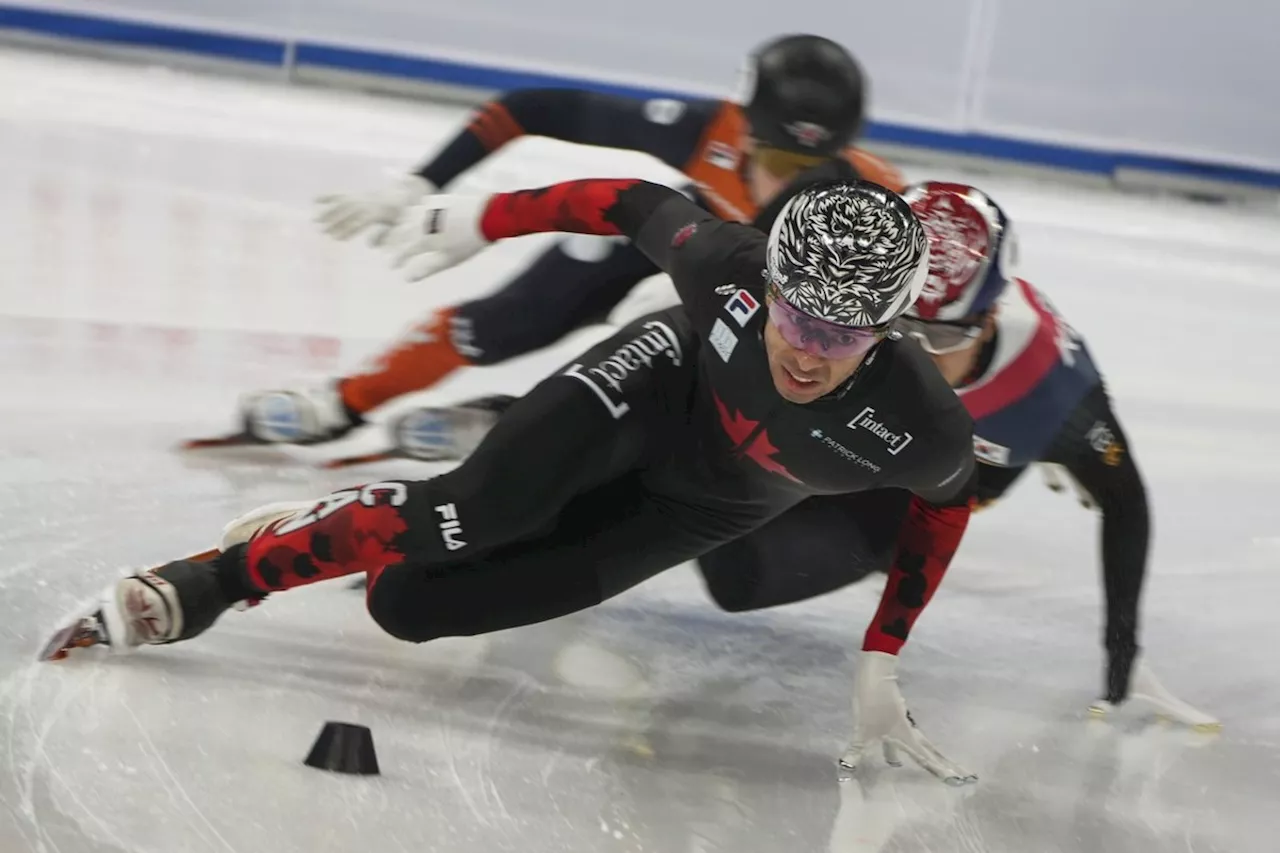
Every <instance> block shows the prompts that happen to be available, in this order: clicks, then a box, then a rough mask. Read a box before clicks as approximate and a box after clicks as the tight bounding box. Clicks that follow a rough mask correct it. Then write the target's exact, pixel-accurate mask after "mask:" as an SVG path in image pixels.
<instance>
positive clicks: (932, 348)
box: [897, 317, 982, 355]
mask: <svg viewBox="0 0 1280 853" xmlns="http://www.w3.org/2000/svg"><path fill="white" fill-rule="evenodd" d="M897 328H898V331H900V332H902V333H903V334H904V335H907V336H908V337H911V338H915V340H916V341H917V342H918V343H919V344H920V348H921V349H923V350H924V351H925V352H927V353H929V354H930V355H947V354H948V353H953V352H959V351H960V350H962V349H968V348H969V347H970V346H972V345H973V342H974V341H976V340H977V339H978V338H979V337H981V336H982V322H981V321H978V322H976V323H975V322H972V321H963V320H960V321H954V322H950V321H943V320H933V321H926V320H918V319H916V318H914V317H899V318H898V323H897Z"/></svg>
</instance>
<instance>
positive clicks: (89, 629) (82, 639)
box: [36, 548, 222, 662]
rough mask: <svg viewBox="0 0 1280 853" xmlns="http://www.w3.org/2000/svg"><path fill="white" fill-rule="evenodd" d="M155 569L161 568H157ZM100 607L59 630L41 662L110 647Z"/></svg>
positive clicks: (202, 558) (199, 558)
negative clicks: (85, 650) (78, 651)
mask: <svg viewBox="0 0 1280 853" xmlns="http://www.w3.org/2000/svg"><path fill="white" fill-rule="evenodd" d="M221 553H222V552H221V551H220V550H218V549H217V548H210V549H209V550H207V551H201V552H200V553H198V554H192V555H191V556H189V557H186V558H185V559H187V560H191V561H193V562H207V561H209V560H212V559H214V558H215V557H217V556H218V555H219V554H221ZM154 568H159V566H156V567H154ZM101 612H102V611H101V609H100V608H99V607H96V606H95V607H94V608H93V609H92V610H86V611H81V615H79V616H77V617H75V618H74V619H72V620H71V621H70V623H69V624H67V625H66V626H65V627H63V628H59V629H58V630H57V631H56V632H54V635H53V636H52V637H50V638H49V641H48V642H47V643H45V644H44V647H43V648H41V649H40V654H38V655H36V660H37V661H39V662H48V661H60V660H65V659H66V658H67V657H68V656H69V655H70V654H71V652H72V651H74V650H75V649H87V648H90V647H92V646H102V645H108V644H109V640H108V638H107V632H106V628H105V627H104V625H103V622H102V617H101V616H100V615H99V614H100V613H101Z"/></svg>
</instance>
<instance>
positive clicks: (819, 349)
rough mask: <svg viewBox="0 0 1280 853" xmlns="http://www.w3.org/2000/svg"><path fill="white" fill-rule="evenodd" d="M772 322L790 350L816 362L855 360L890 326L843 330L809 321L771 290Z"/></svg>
mask: <svg viewBox="0 0 1280 853" xmlns="http://www.w3.org/2000/svg"><path fill="white" fill-rule="evenodd" d="M770 296H771V297H772V298H771V299H770V300H769V320H770V321H772V323H773V325H774V327H775V328H777V330H778V334H780V335H781V336H782V339H783V340H784V341H786V342H787V343H788V344H789V345H790V346H792V347H794V348H796V349H798V350H803V351H804V352H806V353H808V354H809V355H812V356H815V357H817V358H833V359H839V358H852V357H853V356H856V355H862V354H863V353H865V352H867V350H869V349H871V348H872V347H873V346H875V345H876V344H877V343H879V342H880V340H881V339H882V338H883V337H884V336H885V333H886V332H887V331H888V328H889V327H888V326H862V327H851V326H841V325H838V324H836V323H831V322H828V321H826V320H819V319H818V318H817V317H810V316H809V315H808V314H805V313H804V312H803V311H801V310H800V309H798V308H796V307H795V306H794V305H792V304H791V303H790V302H788V301H787V300H786V299H784V298H783V297H782V294H780V293H779V292H778V291H777V289H776V288H772V289H771V293H770Z"/></svg>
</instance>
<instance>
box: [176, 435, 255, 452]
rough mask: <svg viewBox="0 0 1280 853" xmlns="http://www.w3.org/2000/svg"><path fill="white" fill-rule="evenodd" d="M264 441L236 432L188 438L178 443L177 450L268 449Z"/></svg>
mask: <svg viewBox="0 0 1280 853" xmlns="http://www.w3.org/2000/svg"><path fill="white" fill-rule="evenodd" d="M269 446H270V445H269V444H268V443H267V442H265V441H259V440H258V439H256V438H254V437H253V436H251V435H249V434H248V433H244V432H237V433H232V434H230V435H218V436H212V437H210V438H189V439H187V440H185V441H182V442H179V444H178V450H220V449H225V448H235V447H269Z"/></svg>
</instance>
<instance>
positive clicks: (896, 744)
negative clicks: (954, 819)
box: [840, 652, 978, 785]
mask: <svg viewBox="0 0 1280 853" xmlns="http://www.w3.org/2000/svg"><path fill="white" fill-rule="evenodd" d="M897 668H898V658H897V656H896V655H890V654H886V653H884V652H862V653H861V654H860V655H859V657H858V674H857V676H856V677H855V679H854V682H853V742H852V743H851V744H850V745H849V748H848V749H847V750H845V753H844V756H843V757H842V758H841V759H840V766H841V767H843V768H844V769H846V770H849V771H853V770H857V769H858V766H859V765H860V764H862V761H863V759H864V758H865V756H866V751H867V749H868V747H870V746H871V744H872V743H874V742H875V741H883V742H884V760H885V761H886V762H887V763H888V764H889V765H890V766H892V767H900V766H902V759H901V758H900V757H899V756H898V751H899V750H901V751H902V752H905V753H906V754H907V755H909V756H911V757H912V758H913V759H915V761H916V763H917V764H919V765H920V766H921V767H923V768H924V769H925V770H928V771H929V772H930V773H932V774H933V775H934V776H937V777H938V778H939V779H941V780H942V781H944V782H946V783H947V784H948V785H967V784H970V783H973V782H977V781H978V777H977V776H976V775H975V774H973V773H970V772H968V771H967V770H965V769H964V768H962V767H960V766H959V765H958V764H954V763H953V762H952V761H950V760H949V759H948V758H946V757H945V756H944V755H943V754H942V753H940V752H938V750H937V749H936V748H935V747H934V745H933V744H931V743H929V741H928V740H926V739H925V737H924V735H922V734H920V730H919V729H917V728H916V724H915V722H914V721H913V720H912V719H911V717H910V716H909V715H908V714H907V704H906V702H904V701H903V699H902V693H901V692H900V691H899V690H898V676H897V674H896V670H897Z"/></svg>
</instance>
